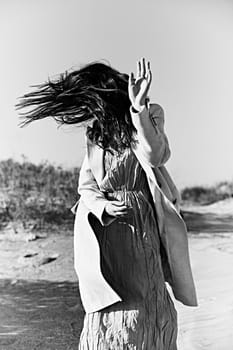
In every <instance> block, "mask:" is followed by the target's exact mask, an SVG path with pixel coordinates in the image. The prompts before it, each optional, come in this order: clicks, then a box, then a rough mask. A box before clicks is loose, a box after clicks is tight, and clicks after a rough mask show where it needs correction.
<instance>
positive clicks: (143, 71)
mask: <svg viewBox="0 0 233 350" xmlns="http://www.w3.org/2000/svg"><path fill="white" fill-rule="evenodd" d="M145 75H146V60H145V58H144V57H143V58H141V78H144V77H145Z"/></svg>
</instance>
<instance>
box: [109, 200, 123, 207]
mask: <svg viewBox="0 0 233 350" xmlns="http://www.w3.org/2000/svg"><path fill="white" fill-rule="evenodd" d="M111 204H112V205H114V206H116V207H122V206H126V205H125V202H123V201H111Z"/></svg>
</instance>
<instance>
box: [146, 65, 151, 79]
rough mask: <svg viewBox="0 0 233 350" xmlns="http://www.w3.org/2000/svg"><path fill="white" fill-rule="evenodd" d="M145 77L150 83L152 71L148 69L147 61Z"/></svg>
mask: <svg viewBox="0 0 233 350" xmlns="http://www.w3.org/2000/svg"><path fill="white" fill-rule="evenodd" d="M146 79H147V81H148V83H149V84H150V83H151V80H152V72H151V69H150V62H149V61H148V62H147V65H146Z"/></svg>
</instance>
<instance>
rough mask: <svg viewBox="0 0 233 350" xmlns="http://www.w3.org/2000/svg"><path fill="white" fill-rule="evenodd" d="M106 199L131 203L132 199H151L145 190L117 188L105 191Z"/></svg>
mask: <svg viewBox="0 0 233 350" xmlns="http://www.w3.org/2000/svg"><path fill="white" fill-rule="evenodd" d="M103 192H104V194H105V197H106V198H107V199H109V200H124V201H129V200H130V199H140V198H141V199H147V200H148V199H149V197H150V195H149V193H148V191H147V190H146V189H143V188H132V189H129V188H117V189H108V190H104V191H103Z"/></svg>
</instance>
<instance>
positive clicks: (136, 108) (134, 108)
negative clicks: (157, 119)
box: [131, 104, 147, 113]
mask: <svg viewBox="0 0 233 350" xmlns="http://www.w3.org/2000/svg"><path fill="white" fill-rule="evenodd" d="M146 107H147V106H146V104H143V105H134V104H132V105H131V111H132V112H133V113H140V112H142V111H143V110H144V109H145V108H146Z"/></svg>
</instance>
